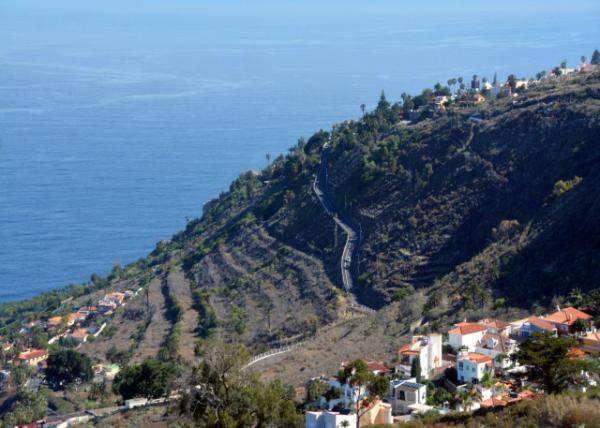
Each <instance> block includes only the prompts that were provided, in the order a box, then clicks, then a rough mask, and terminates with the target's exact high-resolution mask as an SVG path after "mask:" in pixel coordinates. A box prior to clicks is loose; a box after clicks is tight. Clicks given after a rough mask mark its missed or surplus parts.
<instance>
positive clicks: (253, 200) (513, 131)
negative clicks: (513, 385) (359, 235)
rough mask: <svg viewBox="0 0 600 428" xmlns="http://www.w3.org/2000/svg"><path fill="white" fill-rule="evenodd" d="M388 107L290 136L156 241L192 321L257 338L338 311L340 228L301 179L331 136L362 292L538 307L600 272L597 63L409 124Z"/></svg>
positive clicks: (458, 305)
mask: <svg viewBox="0 0 600 428" xmlns="http://www.w3.org/2000/svg"><path fill="white" fill-rule="evenodd" d="M396 111H397V110H396V109H394V108H391V107H390V106H389V105H388V104H387V103H386V102H385V101H382V102H381V103H380V105H379V107H378V108H377V109H376V110H375V111H374V112H372V113H369V114H367V115H365V117H364V118H363V119H362V120H360V121H356V122H345V123H343V124H340V125H336V126H335V127H334V128H333V130H332V132H331V134H329V133H327V132H323V131H321V132H319V133H317V134H315V135H314V136H313V137H311V138H310V139H309V140H308V141H307V142H304V140H300V141H299V143H298V145H297V146H296V147H294V148H293V149H291V150H290V154H289V155H287V156H285V157H279V158H278V159H276V160H275V161H274V162H273V163H272V165H270V166H269V167H268V168H266V169H265V170H264V171H262V172H260V173H246V174H243V175H241V176H240V177H239V178H238V180H236V182H234V183H233V184H232V186H231V189H230V191H229V192H228V193H226V194H223V195H221V197H220V198H219V199H218V200H216V201H214V202H212V203H210V204H209V205H208V206H207V207H206V213H205V215H204V217H203V218H202V219H201V220H197V221H194V222H192V223H190V224H189V226H188V228H187V229H186V231H184V232H182V233H180V234H178V235H177V236H175V237H174V239H173V240H172V241H171V242H169V243H166V244H164V245H163V246H162V247H159V248H158V249H157V251H156V252H155V253H154V255H153V257H152V259H155V260H164V259H165V258H167V257H169V256H172V255H174V254H177V256H176V257H174V258H173V259H172V261H171V262H172V263H177V262H178V261H177V260H179V259H180V260H181V261H182V266H183V268H184V270H185V272H186V273H187V275H188V278H189V279H190V280H191V282H192V287H193V288H194V289H195V290H196V293H195V295H196V300H197V301H198V302H200V303H199V308H200V309H199V310H200V314H201V316H200V318H201V319H200V325H201V334H204V335H207V334H209V333H210V331H211V329H212V328H218V329H220V330H224V331H225V332H227V333H228V334H233V335H236V334H239V335H240V336H241V338H242V339H243V340H244V341H246V342H247V343H256V342H257V341H262V342H263V343H266V342H269V341H272V340H274V339H276V338H279V337H289V336H293V335H295V334H298V333H303V332H306V331H307V330H311V329H314V328H315V327H316V326H317V325H319V324H321V325H322V324H326V323H328V322H330V321H332V320H333V319H335V318H337V317H339V316H340V314H342V313H344V311H345V309H346V307H347V303H348V302H347V299H345V296H344V293H343V292H342V288H341V278H340V271H339V266H340V265H339V262H340V255H341V251H342V248H343V245H344V242H345V236H344V234H343V233H342V231H341V230H338V229H337V228H336V226H335V223H334V222H333V221H332V219H331V218H330V217H328V216H327V215H326V214H325V213H324V211H323V209H322V207H321V206H320V204H319V202H318V200H317V199H316V198H315V195H314V194H313V193H312V191H311V184H312V180H313V175H314V173H315V172H316V170H317V166H318V163H319V158H320V152H321V150H322V148H323V145H324V144H325V143H326V142H327V141H328V139H329V137H331V154H330V158H329V165H328V176H329V184H330V186H331V187H330V191H331V193H332V194H333V195H334V197H335V199H336V205H337V206H338V207H339V208H341V210H342V211H343V212H344V213H345V215H347V216H348V217H349V218H353V219H354V220H355V221H357V222H358V223H360V226H361V227H362V232H363V241H362V242H363V243H362V247H361V253H360V263H359V269H360V277H359V285H358V287H357V289H356V290H355V291H356V293H357V295H358V299H359V301H360V302H361V303H364V304H367V305H369V306H371V307H375V308H378V307H382V306H384V305H386V304H388V303H389V302H390V301H391V300H402V299H411V298H410V296H411V295H413V293H415V290H421V291H420V292H419V293H417V295H415V296H416V297H415V298H417V297H418V299H417V300H419V299H420V300H424V302H422V306H421V307H422V308H423V311H424V315H425V316H426V319H425V322H426V321H427V319H434V318H440V317H445V316H447V317H448V319H446V320H445V321H446V322H449V321H450V320H451V319H455V318H457V317H462V316H464V311H475V310H481V309H484V308H485V309H486V310H487V309H492V308H493V307H498V306H501V305H507V306H509V307H510V306H516V307H527V308H529V307H530V306H531V305H532V304H539V305H549V304H550V303H551V299H552V297H553V296H555V295H556V296H560V295H565V294H567V293H568V292H569V291H570V290H571V289H573V288H575V287H578V288H581V289H584V290H585V289H589V288H591V287H594V286H595V285H596V284H597V283H598V280H599V279H600V278H599V275H600V273H599V272H600V270H599V269H598V263H599V261H598V260H599V256H598V254H600V253H598V250H599V246H600V238H599V237H600V233H598V232H600V230H599V227H600V221H599V220H600V219H599V218H598V214H597V213H598V210H597V209H596V208H597V206H598V204H599V203H600V200H599V189H600V186H599V184H600V183H599V182H598V180H599V177H598V174H599V173H598V169H597V165H599V156H600V141H599V135H600V81H599V78H598V75H597V74H595V75H589V74H588V75H579V76H576V77H572V78H569V79H555V80H551V81H547V82H546V83H543V84H539V85H537V86H535V87H533V88H531V89H529V90H528V91H527V92H526V93H525V94H522V95H520V96H519V97H518V98H516V99H512V98H506V99H500V100H497V101H494V102H491V103H487V104H486V105H484V106H483V107H479V108H477V109H462V108H461V109H450V110H449V112H448V114H446V115H442V116H439V117H434V118H433V119H426V120H424V121H421V122H419V123H417V124H414V125H404V124H401V123H399V120H398V119H397V116H396ZM415 298H413V299H411V300H407V302H406V303H407V304H415V302H414V300H415ZM409 302H411V303H409ZM207 317H208V318H211V319H212V318H213V317H215V318H216V322H214V321H215V319H212V321H210V322H208V323H207V322H206V319H207ZM240 320H241V322H240ZM406 321H412V320H406ZM207 324H208V325H207ZM242 324H243V326H244V328H242V327H241V326H242ZM217 326H218V327H217ZM236 332H237V333H236Z"/></svg>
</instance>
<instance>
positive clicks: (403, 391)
mask: <svg viewBox="0 0 600 428" xmlns="http://www.w3.org/2000/svg"><path fill="white" fill-rule="evenodd" d="M389 394H390V395H389V396H388V397H387V401H388V402H389V403H390V404H391V405H392V412H393V413H394V414H395V415H401V414H406V413H410V412H411V408H410V407H411V406H413V407H414V405H425V404H426V401H427V385H423V384H422V383H418V382H417V381H416V379H414V378H412V379H407V380H392V381H390V391H389Z"/></svg>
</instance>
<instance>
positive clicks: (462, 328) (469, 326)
mask: <svg viewBox="0 0 600 428" xmlns="http://www.w3.org/2000/svg"><path fill="white" fill-rule="evenodd" d="M486 332H487V327H486V326H484V325H482V324H479V323H472V322H461V323H458V324H456V325H455V326H454V328H452V329H451V330H450V331H448V343H449V344H450V346H452V347H453V348H454V349H455V350H457V351H458V350H459V349H463V348H464V349H467V350H468V351H470V352H473V351H475V347H476V346H477V342H479V341H480V340H481V338H482V337H483V335H484V334H485V333H486Z"/></svg>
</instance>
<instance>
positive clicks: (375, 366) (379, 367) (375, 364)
mask: <svg viewBox="0 0 600 428" xmlns="http://www.w3.org/2000/svg"><path fill="white" fill-rule="evenodd" d="M365 363H367V369H368V370H369V371H370V372H374V371H380V372H383V373H389V372H390V369H389V368H388V367H387V366H386V365H385V364H384V363H383V362H382V361H369V360H365Z"/></svg>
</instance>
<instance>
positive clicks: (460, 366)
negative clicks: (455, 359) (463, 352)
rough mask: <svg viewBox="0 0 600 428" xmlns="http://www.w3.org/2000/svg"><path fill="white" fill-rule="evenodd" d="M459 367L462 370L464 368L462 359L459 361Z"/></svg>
mask: <svg viewBox="0 0 600 428" xmlns="http://www.w3.org/2000/svg"><path fill="white" fill-rule="evenodd" d="M458 369H459V370H462V369H463V363H462V361H461V362H459V363H458Z"/></svg>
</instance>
